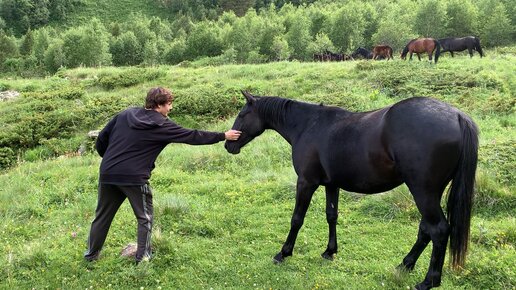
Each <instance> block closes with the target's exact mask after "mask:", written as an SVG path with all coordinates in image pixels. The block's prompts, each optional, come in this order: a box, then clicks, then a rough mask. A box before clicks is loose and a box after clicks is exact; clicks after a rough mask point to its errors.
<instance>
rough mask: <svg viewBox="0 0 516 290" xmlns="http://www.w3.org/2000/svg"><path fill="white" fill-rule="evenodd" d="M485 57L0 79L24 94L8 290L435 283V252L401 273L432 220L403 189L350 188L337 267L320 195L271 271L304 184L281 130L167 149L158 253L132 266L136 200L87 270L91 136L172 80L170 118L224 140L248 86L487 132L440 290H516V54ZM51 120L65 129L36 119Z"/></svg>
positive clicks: (10, 185) (2, 247)
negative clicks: (415, 99)
mask: <svg viewBox="0 0 516 290" xmlns="http://www.w3.org/2000/svg"><path fill="white" fill-rule="evenodd" d="M486 55H487V56H486V57H484V58H479V57H478V55H475V56H474V58H472V59H470V58H469V56H466V54H461V55H459V56H456V57H455V58H451V57H450V56H449V55H448V54H446V55H444V56H443V57H442V58H441V59H440V60H439V63H438V64H437V65H435V64H431V63H428V62H426V61H421V62H419V61H417V60H414V61H412V62H408V61H401V60H399V58H398V57H397V56H396V57H395V60H394V61H378V62H372V61H352V62H338V63H337V62H334V63H313V62H308V63H301V62H277V63H269V64H258V65H222V66H205V65H204V64H202V63H196V62H186V63H182V64H180V65H178V66H159V67H150V68H129V67H127V68H112V67H105V68H77V69H73V70H60V71H59V72H58V73H56V74H55V75H54V76H52V77H49V78H44V79H23V78H10V79H8V78H4V79H0V87H1V88H2V90H7V89H9V90H16V91H19V92H21V93H22V95H21V96H20V97H19V98H18V99H15V100H9V101H1V102H0V121H1V122H2V123H3V124H2V126H1V127H2V129H1V130H2V131H0V141H1V142H4V143H2V144H7V142H12V143H9V144H13V145H9V146H12V148H14V149H16V150H11V151H13V152H15V154H14V155H12V154H11V155H8V154H7V155H5V156H7V157H9V156H11V157H12V156H15V157H16V158H14V159H13V158H11V159H9V160H10V161H9V162H7V161H6V163H5V164H4V165H5V168H4V169H3V171H2V172H1V174H0V184H2V186H1V187H0V218H1V219H2V221H3V222H2V224H1V225H0V232H1V235H0V288H2V289H26V288H33V289H42V288H50V289H80V288H82V289H411V288H412V287H413V286H414V285H415V284H417V283H418V282H420V281H421V280H422V279H423V278H424V275H425V273H426V270H427V267H428V262H429V256H430V250H431V248H430V247H428V248H427V249H426V250H425V252H424V253H423V255H422V256H421V258H420V259H419V262H418V264H417V265H416V268H415V269H414V271H413V272H411V273H400V272H397V271H396V270H395V267H396V266H397V265H398V264H399V263H400V262H401V260H402V258H403V257H404V256H405V255H406V254H407V252H408V251H409V250H410V247H411V246H412V245H413V243H414V241H415V239H416V234H417V227H418V223H419V219H420V216H419V213H418V211H417V209H416V208H415V205H414V202H413V200H412V197H411V195H410V193H409V192H408V190H407V188H406V187H405V186H401V187H398V188H396V189H394V190H392V191H390V192H387V193H385V194H377V195H371V196H365V195H361V194H356V193H350V192H343V191H341V195H340V204H339V219H338V226H337V239H338V245H339V252H338V254H337V255H336V257H335V259H334V261H327V260H324V259H322V258H321V257H320V254H321V253H322V252H323V251H324V249H325V248H326V243H327V235H328V233H327V231H328V229H327V228H328V227H327V224H326V216H325V196H324V191H323V189H322V188H321V189H319V190H318V191H317V192H316V193H315V195H314V198H313V199H312V203H311V206H310V208H309V210H308V213H307V216H306V219H305V223H304V226H303V228H302V229H301V231H300V233H299V236H298V238H297V243H296V247H295V249H294V254H293V256H292V257H289V258H287V259H286V261H285V262H284V263H282V264H281V265H275V264H273V262H272V257H273V256H274V255H275V254H276V253H277V252H278V251H279V250H280V248H281V246H282V243H283V242H284V240H285V238H286V235H287V233H288V230H289V226H290V218H291V213H292V209H293V207H294V197H295V181H296V175H295V173H294V170H293V168H292V165H291V160H290V147H289V145H288V143H287V142H286V141H285V140H283V139H282V138H281V136H279V135H278V134H277V133H275V132H266V133H264V134H263V135H262V136H260V137H259V138H257V139H256V140H254V141H253V142H252V143H250V144H248V145H247V146H246V147H244V148H243V150H242V152H241V153H240V154H239V155H230V154H228V153H227V152H226V151H225V149H224V147H223V144H222V143H219V144H215V145H210V146H188V145H181V144H171V145H169V146H168V147H167V148H166V149H165V150H164V151H163V153H162V154H161V155H160V157H159V158H158V161H157V164H156V169H155V170H154V171H153V176H152V178H151V186H152V187H153V190H154V208H155V224H154V229H153V238H152V239H153V251H154V258H153V259H152V260H151V261H150V262H148V263H142V264H140V265H135V264H134V262H133V261H131V260H130V259H127V258H123V257H120V251H121V250H122V248H123V247H124V246H125V245H127V244H128V243H130V242H134V241H135V238H136V221H135V219H134V216H133V213H132V210H131V208H130V206H129V204H128V203H127V202H126V203H124V204H123V205H122V208H121V209H120V211H119V212H118V214H117V216H116V218H115V220H114V222H113V224H112V226H111V230H110V233H109V235H108V239H107V241H106V244H105V246H104V250H103V252H102V255H101V259H100V260H99V261H97V262H94V263H87V262H85V261H83V258H82V254H83V252H84V251H85V250H86V239H87V235H88V231H89V226H90V223H91V221H92V219H93V214H94V211H95V205H96V190H97V174H98V166H99V163H100V157H99V156H98V155H96V153H95V152H94V151H93V147H92V145H93V141H92V140H91V139H89V138H88V137H86V133H87V132H88V131H89V130H95V129H101V128H102V126H103V125H104V124H105V123H106V122H107V121H108V120H109V118H110V117H111V116H112V115H113V114H115V113H116V112H117V111H120V110H122V109H124V108H126V107H128V106H141V105H142V103H143V98H144V95H145V93H146V91H147V90H148V89H149V88H150V87H153V86H164V87H168V88H170V89H171V90H172V91H173V92H174V93H175V94H176V102H175V104H174V109H173V111H172V113H171V115H170V117H171V118H172V119H173V120H175V121H176V122H177V123H179V124H181V125H183V126H185V127H193V128H200V129H206V130H214V131H224V130H227V129H229V128H230V127H231V124H232V121H233V117H234V116H235V114H236V113H237V112H238V110H239V108H240V107H241V106H242V105H243V104H244V99H243V97H242V96H241V94H240V90H249V91H250V92H252V93H253V94H255V95H269V96H281V97H286V98H292V99H296V100H301V101H306V102H313V103H323V104H324V105H336V106H341V107H344V108H347V109H349V110H352V111H366V110H373V109H376V108H380V107H383V106H387V105H390V104H392V103H394V102H396V101H399V100H401V99H405V98H408V97H410V96H414V95H415V96H423V95H424V96H431V97H435V98H438V99H440V100H443V101H446V102H448V103H450V104H452V105H454V106H456V107H458V108H459V109H461V110H462V111H464V112H466V113H467V114H469V115H470V116H471V117H472V118H473V119H474V120H475V121H476V123H477V125H478V126H479V128H480V132H481V134H480V152H479V165H478V170H477V184H476V200H475V207H474V214H473V220H472V225H471V240H470V251H469V255H468V257H467V261H466V265H465V268H464V269H460V270H452V269H451V268H450V267H448V266H447V262H446V264H445V267H444V271H443V282H442V286H441V288H440V289H514V288H516V281H515V277H516V266H515V265H514V261H516V251H515V246H516V212H515V208H516V186H515V184H516V183H515V181H516V178H515V174H514V172H516V157H515V156H516V131H515V125H516V115H515V107H516V98H515V95H516V75H515V74H514V67H516V47H506V48H497V49H493V50H487V51H486ZM31 104H38V105H37V106H36V105H31ZM46 117H52V118H53V119H52V120H53V121H52V122H43V121H41V120H40V119H44V118H46ZM24 122H26V123H24ZM31 122H32V123H31ZM22 123H23V124H24V125H23V126H21V125H19V124H22ZM17 124H18V125H17ZM31 124H32V126H31ZM37 126H42V128H40V129H38V128H36V127H37ZM25 130H29V131H30V132H31V134H30V138H29V137H28V136H27V135H24V132H26V131H25ZM16 132H18V133H19V134H18V133H16ZM49 132H53V134H54V133H55V136H53V137H52V136H49V135H45V134H48V133H49ZM63 132H64V133H63ZM22 137H24V138H22ZM28 139H30V140H28ZM24 140H25V141H24ZM27 140H28V141H27ZM22 141H23V142H25V143H23V144H24V145H23V146H18V145H17V144H21V143H20V142H22ZM16 142H18V143H16ZM0 147H1V146H0ZM79 148H82V154H78V153H77V151H78V150H79ZM5 156H4V157H5ZM0 157H2V155H1V154H0ZM7 157H6V160H7V159H8V158H7ZM0 160H1V158H0ZM447 260H448V259H447Z"/></svg>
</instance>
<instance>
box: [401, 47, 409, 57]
mask: <svg viewBox="0 0 516 290" xmlns="http://www.w3.org/2000/svg"><path fill="white" fill-rule="evenodd" d="M408 51H409V48H408V44H407V46H405V48H403V50H402V51H401V54H400V58H401V59H403V60H405V59H406V58H407V53H408Z"/></svg>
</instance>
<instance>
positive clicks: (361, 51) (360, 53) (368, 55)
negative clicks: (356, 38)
mask: <svg viewBox="0 0 516 290" xmlns="http://www.w3.org/2000/svg"><path fill="white" fill-rule="evenodd" d="M351 56H352V57H353V58H360V57H362V58H364V59H372V58H373V53H372V52H371V51H369V50H367V49H365V48H363V47H359V48H357V49H356V50H355V52H353V53H352V54H351Z"/></svg>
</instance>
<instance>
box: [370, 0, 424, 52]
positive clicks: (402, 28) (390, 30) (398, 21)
mask: <svg viewBox="0 0 516 290" xmlns="http://www.w3.org/2000/svg"><path fill="white" fill-rule="evenodd" d="M415 16H416V4H415V3H414V2H412V1H410V0H407V1H399V2H398V5H392V6H389V7H386V8H385V9H384V11H383V13H382V15H381V17H380V20H379V23H378V30H377V31H376V32H375V33H374V34H373V36H372V37H371V41H372V43H373V44H374V45H376V44H387V45H390V46H391V47H392V48H393V49H394V50H400V49H402V48H403V47H405V45H406V44H407V42H408V41H409V40H411V39H413V38H416V37H417V34H416V33H415V32H414V31H413V30H412V27H413V25H412V23H414V19H415Z"/></svg>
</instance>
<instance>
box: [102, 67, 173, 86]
mask: <svg viewBox="0 0 516 290" xmlns="http://www.w3.org/2000/svg"><path fill="white" fill-rule="evenodd" d="M161 76H164V73H163V72H162V71H160V70H157V69H140V68H137V69H130V70H126V71H122V72H120V73H114V74H108V75H103V76H100V77H99V78H98V80H97V81H96V83H97V84H98V85H100V86H101V87H103V88H105V89H109V90H111V89H114V88H121V87H131V86H134V85H137V84H140V83H143V82H146V81H151V80H155V79H157V78H159V77H161Z"/></svg>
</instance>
